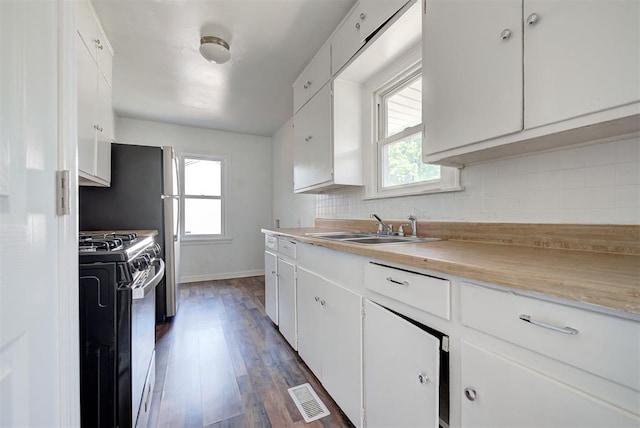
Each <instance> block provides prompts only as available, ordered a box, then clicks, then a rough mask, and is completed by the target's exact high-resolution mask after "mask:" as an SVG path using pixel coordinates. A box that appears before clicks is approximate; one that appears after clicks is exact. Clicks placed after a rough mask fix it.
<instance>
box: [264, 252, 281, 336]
mask: <svg viewBox="0 0 640 428" xmlns="http://www.w3.org/2000/svg"><path fill="white" fill-rule="evenodd" d="M264 309H265V311H266V312H267V315H268V316H269V318H271V321H273V322H274V324H275V325H278V271H277V258H276V255H275V254H272V253H270V252H268V251H265V253H264Z"/></svg>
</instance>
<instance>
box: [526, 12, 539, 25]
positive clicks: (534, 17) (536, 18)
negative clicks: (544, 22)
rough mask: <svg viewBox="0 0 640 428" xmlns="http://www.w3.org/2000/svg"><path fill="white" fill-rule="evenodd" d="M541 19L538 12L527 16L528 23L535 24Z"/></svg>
mask: <svg viewBox="0 0 640 428" xmlns="http://www.w3.org/2000/svg"><path fill="white" fill-rule="evenodd" d="M539 20H540V16H538V14H537V13H532V14H531V15H529V16H528V17H527V24H528V25H535V24H536V23H537V22H538V21H539Z"/></svg>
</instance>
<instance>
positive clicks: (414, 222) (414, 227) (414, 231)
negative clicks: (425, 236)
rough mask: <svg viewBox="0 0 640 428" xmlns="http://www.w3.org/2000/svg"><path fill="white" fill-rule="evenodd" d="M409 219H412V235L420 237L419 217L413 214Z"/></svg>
mask: <svg viewBox="0 0 640 428" xmlns="http://www.w3.org/2000/svg"><path fill="white" fill-rule="evenodd" d="M408 220H411V236H412V237H414V238H417V237H418V219H417V218H416V216H414V215H413V214H411V215H410V216H409V218H408Z"/></svg>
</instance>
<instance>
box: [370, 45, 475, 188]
mask: <svg viewBox="0 0 640 428" xmlns="http://www.w3.org/2000/svg"><path fill="white" fill-rule="evenodd" d="M421 53H422V52H421V50H420V49H419V47H417V48H415V49H412V50H411V51H409V52H408V53H407V54H405V55H404V56H403V57H401V58H400V59H398V60H396V61H394V62H393V63H391V64H389V65H388V66H387V67H385V68H384V69H382V70H381V71H379V72H378V73H376V74H375V75H374V76H372V77H371V78H370V79H369V80H368V81H367V82H366V83H365V85H364V89H363V97H364V100H365V102H366V103H368V104H369V106H370V109H369V111H370V115H369V117H368V118H367V117H365V130H367V129H368V130H369V132H370V135H369V136H368V137H367V135H365V136H364V137H365V139H366V140H365V141H367V140H368V141H369V143H368V144H365V159H370V163H369V167H368V168H366V169H365V195H364V199H365V200H368V199H384V198H393V197H402V196H414V195H423V194H430V193H443V192H453V191H460V190H464V188H463V187H462V186H461V185H460V170H459V169H458V168H453V167H446V166H441V167H440V179H438V180H429V181H421V182H418V183H411V184H404V185H398V186H389V187H382V178H383V170H382V167H383V165H382V162H383V153H382V149H383V148H384V146H386V145H388V144H390V143H392V142H395V141H399V140H400V139H401V138H403V137H407V136H410V135H413V134H415V133H418V132H419V133H421V134H422V138H424V123H420V124H418V125H415V126H413V127H410V128H407V129H405V130H404V131H400V132H399V133H396V134H395V135H393V136H390V137H385V138H382V139H380V140H379V139H378V137H379V136H382V135H385V134H386V132H385V131H386V129H385V127H386V124H384V123H383V122H384V121H383V120H381V118H382V117H383V116H381V114H382V113H385V112H384V111H383V107H382V106H383V103H382V96H383V95H387V96H389V94H391V95H393V93H394V92H397V91H399V90H401V88H402V87H403V86H406V85H408V84H410V82H412V81H413V80H414V79H415V78H416V77H418V76H421V75H422V61H421ZM365 111H366V110H365ZM365 116H367V115H365ZM367 122H368V123H367Z"/></svg>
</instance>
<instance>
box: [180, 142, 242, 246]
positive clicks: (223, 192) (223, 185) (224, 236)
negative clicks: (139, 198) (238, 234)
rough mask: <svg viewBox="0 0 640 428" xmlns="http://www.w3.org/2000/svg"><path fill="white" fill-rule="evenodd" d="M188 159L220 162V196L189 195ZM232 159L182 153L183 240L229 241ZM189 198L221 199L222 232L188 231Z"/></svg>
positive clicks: (181, 221)
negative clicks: (229, 196)
mask: <svg viewBox="0 0 640 428" xmlns="http://www.w3.org/2000/svg"><path fill="white" fill-rule="evenodd" d="M188 159H193V160H205V161H214V162H220V181H221V182H220V196H207V195H187V194H186V192H185V186H186V180H185V170H186V161H187V160H188ZM230 163H231V160H230V158H229V157H228V156H216V155H203V154H197V153H183V154H181V155H180V165H181V168H180V229H181V231H180V235H181V240H182V241H183V242H185V243H198V242H228V241H231V238H230V237H229V236H228V230H229V222H228V219H229V217H228V215H227V207H228V191H227V182H228V180H227V174H228V169H229V165H230ZM187 199H210V200H220V204H221V207H220V222H221V225H220V233H219V234H187V233H186V227H185V225H186V204H185V202H186V200H187Z"/></svg>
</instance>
